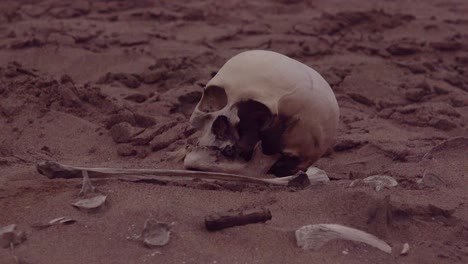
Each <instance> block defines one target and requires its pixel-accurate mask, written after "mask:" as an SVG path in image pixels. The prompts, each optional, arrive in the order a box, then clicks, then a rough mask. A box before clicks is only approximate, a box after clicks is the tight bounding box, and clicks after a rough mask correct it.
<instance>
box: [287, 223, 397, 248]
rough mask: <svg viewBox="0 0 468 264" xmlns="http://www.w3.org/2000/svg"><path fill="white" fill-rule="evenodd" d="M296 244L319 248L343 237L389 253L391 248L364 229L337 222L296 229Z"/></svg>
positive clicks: (302, 246)
mask: <svg viewBox="0 0 468 264" xmlns="http://www.w3.org/2000/svg"><path fill="white" fill-rule="evenodd" d="M295 235H296V243H297V246H299V247H301V248H302V249H306V250H319V249H320V248H321V247H322V246H323V245H325V244H326V243H327V242H329V241H331V240H336V239H343V240H350V241H356V242H362V243H365V244H367V245H369V246H372V247H375V248H378V249H380V250H382V251H383V252H385V253H388V254H391V253H392V248H391V247H390V245H388V244H387V243H386V242H385V241H383V240H381V239H379V238H377V237H376V236H374V235H371V234H369V233H366V232H364V231H361V230H358V229H355V228H351V227H347V226H342V225H338V224H317V225H307V226H303V227H301V228H299V229H298V230H296V233H295Z"/></svg>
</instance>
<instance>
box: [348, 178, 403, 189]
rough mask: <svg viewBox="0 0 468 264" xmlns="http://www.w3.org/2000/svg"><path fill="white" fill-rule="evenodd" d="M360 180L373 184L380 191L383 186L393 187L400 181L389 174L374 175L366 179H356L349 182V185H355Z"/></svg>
mask: <svg viewBox="0 0 468 264" xmlns="http://www.w3.org/2000/svg"><path fill="white" fill-rule="evenodd" d="M359 182H363V183H365V184H369V185H373V186H374V188H375V190H376V191H380V190H382V189H383V188H392V187H395V186H397V185H398V182H397V181H396V180H395V179H394V178H393V177H391V176H387V175H373V176H369V177H367V178H364V179H358V180H354V181H352V182H351V183H350V184H349V187H354V186H356V184H358V183H359Z"/></svg>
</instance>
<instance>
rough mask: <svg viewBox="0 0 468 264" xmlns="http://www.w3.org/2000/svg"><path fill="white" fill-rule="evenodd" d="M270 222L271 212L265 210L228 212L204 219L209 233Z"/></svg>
mask: <svg viewBox="0 0 468 264" xmlns="http://www.w3.org/2000/svg"><path fill="white" fill-rule="evenodd" d="M268 220H271V212H270V210H268V209H266V208H258V209H249V210H230V211H228V212H225V213H217V214H212V215H208V216H206V217H205V227H206V229H208V230H209V231H216V230H221V229H224V228H228V227H233V226H238V225H247V224H253V223H259V222H266V221H268Z"/></svg>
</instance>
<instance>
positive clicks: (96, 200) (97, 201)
mask: <svg viewBox="0 0 468 264" xmlns="http://www.w3.org/2000/svg"><path fill="white" fill-rule="evenodd" d="M106 198H107V196H106V195H103V194H98V195H97V196H94V197H91V198H86V199H81V200H78V201H77V202H75V203H73V204H72V205H73V206H75V207H77V208H80V209H85V210H92V209H97V208H99V207H101V206H102V205H103V204H104V203H105V202H106Z"/></svg>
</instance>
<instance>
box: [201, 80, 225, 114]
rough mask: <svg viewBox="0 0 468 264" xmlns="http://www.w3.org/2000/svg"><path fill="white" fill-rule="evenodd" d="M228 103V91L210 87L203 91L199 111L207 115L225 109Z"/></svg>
mask: <svg viewBox="0 0 468 264" xmlns="http://www.w3.org/2000/svg"><path fill="white" fill-rule="evenodd" d="M227 103H228V99H227V95H226V91H224V89H223V88H221V87H218V86H208V87H206V88H205V90H204V91H203V96H202V98H201V101H200V104H199V106H198V109H199V110H200V111H202V112H205V113H210V112H215V111H219V110H221V109H223V108H224V107H225V106H226V105H227Z"/></svg>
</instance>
